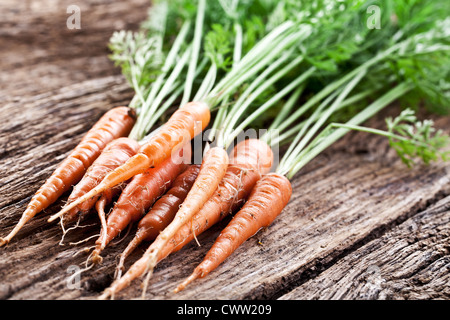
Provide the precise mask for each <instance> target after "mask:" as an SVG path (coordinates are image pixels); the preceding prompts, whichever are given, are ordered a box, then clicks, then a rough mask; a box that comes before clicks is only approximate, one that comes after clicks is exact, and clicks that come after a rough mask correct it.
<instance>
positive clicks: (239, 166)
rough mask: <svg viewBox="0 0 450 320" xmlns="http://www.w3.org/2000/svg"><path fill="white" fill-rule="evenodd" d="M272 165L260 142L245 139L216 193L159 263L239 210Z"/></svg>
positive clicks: (174, 240) (268, 147)
mask: <svg viewBox="0 0 450 320" xmlns="http://www.w3.org/2000/svg"><path fill="white" fill-rule="evenodd" d="M272 163H273V153H272V149H271V148H270V146H269V145H267V144H266V143H265V142H263V141H262V140H258V139H248V140H245V141H243V142H240V143H239V144H237V145H236V147H235V148H234V149H233V153H232V154H231V156H230V165H229V166H228V169H227V172H226V174H225V176H224V177H223V179H222V181H221V183H220V185H219V187H218V189H217V191H216V192H215V193H214V195H213V196H212V197H211V198H210V199H209V200H208V201H207V202H206V203H205V205H204V206H203V208H202V209H201V210H200V212H199V213H197V214H196V215H195V216H194V218H192V220H191V221H189V222H188V223H187V224H185V225H184V226H183V228H182V229H180V231H179V232H178V233H177V234H176V236H174V237H173V239H172V240H171V241H170V242H169V243H168V244H167V245H166V247H165V248H164V250H163V251H162V252H161V255H160V257H159V259H160V260H162V259H163V258H165V257H166V256H168V255H169V254H170V253H172V252H175V251H178V250H180V249H181V248H183V247H184V246H185V245H186V244H187V243H189V242H190V241H192V240H193V239H194V238H195V237H196V236H197V235H199V234H201V233H203V232H204V231H206V230H207V229H208V228H210V227H211V226H213V225H215V224H216V223H218V222H219V221H221V220H222V219H223V218H225V217H226V216H228V215H230V214H232V213H233V212H235V211H236V210H238V209H239V208H240V207H241V206H242V204H243V203H244V202H245V200H246V199H247V198H248V196H249V195H250V192H251V191H252V189H253V187H254V186H255V184H256V182H257V181H258V180H259V179H260V178H261V176H262V175H264V174H266V173H268V172H269V171H270V169H271V167H272Z"/></svg>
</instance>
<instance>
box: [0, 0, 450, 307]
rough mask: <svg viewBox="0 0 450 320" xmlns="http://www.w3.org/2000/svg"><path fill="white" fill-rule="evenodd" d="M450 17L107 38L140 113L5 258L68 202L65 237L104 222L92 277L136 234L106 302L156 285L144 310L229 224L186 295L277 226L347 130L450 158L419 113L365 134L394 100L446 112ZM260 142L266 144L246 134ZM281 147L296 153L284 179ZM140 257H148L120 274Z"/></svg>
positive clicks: (243, 14)
mask: <svg viewBox="0 0 450 320" xmlns="http://www.w3.org/2000/svg"><path fill="white" fill-rule="evenodd" d="M444 3H445V2H444V1H392V0H384V1H379V3H377V4H378V5H379V6H380V7H381V8H382V10H383V12H384V13H383V15H382V16H381V17H380V19H381V21H380V23H381V25H382V26H383V27H382V28H381V29H376V28H369V27H366V26H365V25H363V24H362V21H363V20H364V19H365V18H367V14H366V12H367V8H368V6H369V5H370V4H372V3H369V2H366V1H357V0H347V1H341V2H334V1H326V0H318V1H314V2H311V3H310V4H304V3H300V2H299V3H297V2H295V1H294V2H293V1H257V0H255V1H239V0H233V1H224V0H217V1H206V0H198V3H197V5H196V6H192V5H190V1H185V0H178V1H158V2H156V3H154V4H153V5H152V7H151V9H150V11H149V19H148V21H146V22H145V23H143V25H142V30H140V31H139V32H137V33H131V32H124V31H121V32H117V33H115V34H114V35H113V36H112V38H111V43H110V48H111V50H112V55H111V58H112V59H113V60H114V61H115V62H116V63H117V64H118V65H119V66H120V67H121V68H122V71H123V73H124V75H125V77H126V78H127V80H128V81H129V83H130V85H131V86H132V87H133V89H134V90H135V96H134V97H133V99H132V101H131V102H130V105H129V106H128V107H117V108H114V109H112V110H110V111H108V112H107V113H106V114H105V115H104V116H103V117H102V118H101V119H100V120H99V121H98V122H97V124H95V125H94V126H93V127H92V128H91V129H90V130H89V131H88V132H87V133H86V135H85V137H84V138H83V139H82V140H81V142H80V143H79V145H78V146H77V147H76V148H75V149H74V150H73V151H72V153H70V154H69V156H68V157H67V159H66V160H64V161H63V162H62V163H61V164H60V165H59V167H58V168H57V169H56V170H55V172H54V173H53V174H52V175H51V177H50V178H49V179H47V181H46V182H45V183H44V184H43V185H42V187H41V188H40V189H39V190H38V191H37V192H36V194H35V195H34V196H33V198H32V199H31V201H30V203H29V204H28V207H27V208H26V210H25V212H24V213H23V215H22V217H21V219H20V220H19V222H18V224H17V225H16V226H15V227H14V228H13V230H12V231H11V232H10V233H9V234H8V235H7V236H6V237H4V238H1V240H0V241H1V242H0V245H5V244H7V243H8V242H10V241H11V239H12V238H13V237H14V236H15V235H16V234H17V233H18V232H19V231H20V229H21V228H22V227H23V225H24V224H25V223H27V222H28V221H29V220H30V219H32V218H33V217H34V216H35V215H36V214H38V213H40V212H42V211H43V210H45V209H46V208H48V207H49V206H50V205H51V204H52V203H54V202H55V201H56V200H57V199H58V198H59V197H61V196H62V195H63V194H64V193H65V192H67V191H69V190H72V191H71V194H70V195H69V197H68V201H67V203H66V205H65V206H64V207H63V208H62V209H61V210H60V211H59V212H58V213H56V214H54V215H52V216H51V217H50V218H49V219H48V221H49V222H53V221H55V220H57V219H60V222H61V225H62V227H63V230H64V228H66V227H67V226H71V225H75V226H77V225H78V224H79V223H80V222H81V221H82V220H84V219H85V218H86V217H87V216H89V215H91V214H92V213H93V212H96V213H97V215H98V218H99V228H100V231H101V233H100V236H99V237H98V239H97V240H96V242H95V245H94V248H93V250H92V252H91V253H90V254H89V257H88V260H89V262H90V263H92V266H94V265H97V264H100V263H102V254H104V252H105V250H106V248H107V246H108V244H109V243H110V242H111V241H112V240H113V239H115V238H116V237H117V236H118V235H119V234H120V233H121V232H122V231H123V230H125V229H126V228H127V227H128V226H129V225H131V224H132V223H137V229H136V231H135V236H134V238H133V239H132V241H131V242H130V243H129V244H128V246H127V248H126V249H125V250H124V252H123V254H122V255H121V258H120V261H119V263H118V265H117V272H116V277H115V281H114V282H113V283H112V284H111V286H110V287H109V288H107V289H106V290H105V291H104V292H103V294H102V295H101V296H100V298H101V299H106V298H109V297H114V295H115V294H117V293H118V292H119V291H120V290H122V289H124V288H125V287H127V286H128V285H130V284H131V283H132V281H134V280H135V279H136V278H138V277H140V276H142V275H146V277H145V282H144V289H143V295H144V294H145V292H146V291H147V286H148V283H149V280H150V278H151V276H152V273H153V270H154V268H155V267H156V265H157V263H158V262H159V261H161V260H162V259H164V258H165V257H167V256H168V255H169V254H171V253H173V252H175V251H177V250H180V249H181V248H183V247H184V246H185V245H186V244H187V243H189V242H190V241H192V240H194V239H196V237H197V236H198V235H199V234H201V233H202V232H204V231H206V230H207V229H208V228H210V227H211V226H212V225H214V224H216V223H218V222H219V221H221V220H223V219H224V218H226V217H229V216H232V218H229V223H228V225H227V226H226V227H225V228H224V230H223V231H222V232H221V234H220V235H219V236H218V238H217V239H216V241H215V243H214V245H213V246H212V247H211V249H210V251H209V252H208V253H207V255H206V256H205V258H204V260H203V261H202V262H201V263H200V264H199V265H198V267H197V268H195V270H194V271H193V273H192V275H191V276H190V277H188V278H187V279H186V280H185V281H184V282H183V283H181V284H179V285H178V287H176V289H175V291H179V290H183V289H184V288H185V287H186V286H187V285H188V284H189V283H190V282H192V281H193V280H195V279H197V278H201V277H205V276H206V275H207V274H209V273H210V272H212V271H213V270H214V269H216V268H217V267H218V266H219V265H220V264H221V263H222V262H224V261H225V260H226V258H227V257H229V256H230V255H232V254H233V252H234V251H235V250H236V249H237V248H238V247H239V246H240V245H241V244H242V243H243V242H244V241H246V240H247V239H249V238H250V237H252V236H253V235H254V234H255V233H257V232H258V230H260V229H261V228H263V227H267V226H269V225H270V224H271V223H272V222H273V221H274V219H276V217H277V216H278V215H279V214H280V213H281V212H282V211H283V209H284V208H285V206H286V205H287V203H288V202H289V200H290V197H291V194H292V186H291V183H290V180H291V179H292V178H293V177H294V176H295V175H296V174H297V173H298V172H299V171H300V170H301V168H302V167H303V166H304V165H306V164H307V163H309V162H310V161H311V160H313V159H314V158H315V157H316V156H317V155H318V154H319V153H320V152H322V151H323V150H325V149H326V148H328V147H329V146H330V145H331V144H333V143H334V142H335V141H337V140H338V139H340V138H342V137H343V136H344V135H345V134H346V133H347V132H349V131H350V130H362V131H367V132H371V133H374V134H380V135H382V136H385V137H387V138H388V139H389V142H390V144H391V145H392V147H394V148H395V150H396V151H397V153H398V154H399V156H400V157H401V158H402V160H404V161H405V163H406V164H407V165H412V164H414V163H415V159H416V158H421V159H422V160H423V161H424V162H426V163H428V162H430V161H433V160H437V159H439V158H442V159H446V158H447V153H446V152H445V151H442V150H444V149H445V146H446V145H447V144H448V137H447V136H446V135H445V134H444V133H443V132H441V131H436V130H435V129H434V128H433V123H432V122H431V121H429V120H426V121H423V122H421V121H418V119H417V118H416V117H415V114H414V110H411V109H408V108H406V109H405V110H404V111H403V112H402V113H401V114H400V115H399V116H398V117H397V118H395V119H387V126H388V129H387V130H386V131H383V130H378V129H373V128H367V127H364V126H362V125H363V123H364V122H365V121H367V120H368V119H370V118H371V117H373V116H374V115H375V114H377V113H379V112H380V111H381V110H383V109H384V108H386V107H388V106H389V105H390V104H391V103H392V102H394V101H400V102H402V103H406V102H405V101H407V103H409V104H410V105H412V106H413V107H414V106H415V105H414V104H413V103H417V101H421V100H423V99H427V101H428V102H429V104H428V106H430V107H431V108H433V109H431V110H432V111H439V112H446V111H448V110H446V107H448V105H449V104H448V102H450V101H449V100H450V94H449V88H450V86H449V83H448V82H446V79H448V75H450V69H449V65H450V45H449V43H448V39H449V37H448V30H449V26H450V20H449V19H448V18H447V19H446V17H445V16H441V15H443V13H442V10H439V9H440V7H441V6H444ZM363 18H364V19H363ZM411 97H414V98H416V100H414V101H412V99H411ZM406 99H408V100H406ZM171 107H174V111H173V112H172V113H171V114H170V117H169V118H168V119H165V118H164V116H165V115H166V114H167V113H168V112H169V110H170V108H171ZM261 128H268V129H269V130H267V131H265V132H264V134H261V135H256V136H252V137H248V136H245V134H243V133H245V132H246V130H247V131H248V130H252V129H253V130H256V129H261ZM202 135H203V136H204V137H206V140H207V142H208V143H206V144H205V146H202V148H203V149H202V150H201V153H202V157H201V163H195V161H192V160H193V158H195V157H194V155H195V153H196V152H197V151H198V150H196V149H195V148H194V143H193V141H194V140H195V139H196V137H201V136H202ZM243 136H244V137H243ZM280 145H282V146H286V148H285V149H286V152H285V153H284V154H283V155H281V161H280V162H279V163H278V164H277V165H276V166H275V165H274V164H275V162H276V161H275V156H276V155H275V154H274V150H278V147H279V146H280ZM193 162H194V163H193ZM109 206H110V207H111V210H110V211H109V212H107V211H108V210H107V208H108V207H109ZM143 242H149V243H150V244H149V246H148V248H147V250H146V251H145V252H144V254H143V255H142V257H141V258H140V259H139V260H137V261H135V262H134V263H133V264H132V265H131V267H130V268H129V269H128V270H127V271H126V272H124V271H125V270H124V269H125V268H124V267H125V260H126V259H127V257H129V255H130V253H131V252H133V250H135V249H136V248H137V246H139V245H140V244H141V243H143Z"/></svg>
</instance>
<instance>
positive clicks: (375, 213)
mask: <svg viewBox="0 0 450 320" xmlns="http://www.w3.org/2000/svg"><path fill="white" fill-rule="evenodd" d="M70 4H72V2H71V1H52V0H41V1H32V0H30V1H23V2H17V1H13V0H6V1H2V2H1V3H0V39H1V43H2V50H1V51H0V67H1V70H2V71H3V72H2V73H1V75H0V80H1V81H0V82H1V86H0V97H1V100H2V105H1V106H0V118H1V119H2V124H1V129H0V232H1V235H4V234H6V233H7V232H9V231H10V230H11V229H12V228H13V226H14V224H15V223H16V222H17V220H18V219H19V217H20V215H21V213H22V212H23V210H24V208H25V207H26V204H27V203H28V201H29V200H30V198H31V196H32V194H33V193H34V192H35V191H36V190H37V188H38V187H39V186H40V184H42V183H43V181H44V180H45V178H46V177H47V176H48V175H49V174H50V173H51V172H52V170H53V169H54V168H55V167H56V165H57V164H58V163H59V162H60V161H61V160H62V159H63V158H64V156H65V155H67V153H68V152H69V151H70V150H71V149H72V148H73V147H74V146H75V145H76V144H77V143H78V141H79V140H80V139H81V137H82V135H83V134H84V133H85V132H86V131H87V130H88V128H89V127H90V126H91V125H92V124H93V123H94V122H95V121H96V120H97V119H98V118H99V117H100V116H101V114H102V113H104V112H105V111H106V110H108V109H109V108H111V107H113V106H117V105H121V104H126V103H127V102H128V101H129V100H130V98H131V97H132V94H133V93H132V91H131V90H130V89H129V87H128V85H127V83H126V82H125V80H124V79H123V78H122V77H121V76H120V72H119V70H117V69H116V68H115V67H114V66H113V64H112V63H111V62H110V61H109V60H108V58H107V54H108V50H107V47H106V45H107V42H108V39H109V37H110V35H111V34H112V32H113V31H114V30H118V29H136V28H137V26H138V23H139V21H141V20H142V19H144V18H145V15H146V10H147V8H148V6H149V3H148V1H146V0H131V1H122V2H121V1H116V2H111V3H110V2H109V1H106V0H90V1H88V0H83V1H77V5H79V6H80V8H81V10H82V12H81V17H82V20H81V30H68V29H67V28H66V19H67V17H68V14H67V13H66V8H67V6H68V5H70ZM374 123H378V122H374ZM437 124H438V126H440V127H442V128H448V125H449V124H450V121H449V119H448V118H439V119H437ZM449 168H450V167H449V165H448V164H444V163H437V164H433V165H431V166H422V165H419V166H417V167H415V168H413V169H408V168H406V167H405V166H404V165H403V164H402V163H401V162H400V161H399V160H398V159H397V158H396V157H395V154H394V153H393V152H392V150H390V149H389V148H388V145H387V142H386V141H385V140H384V139H382V138H379V137H373V136H369V135H366V134H362V133H352V134H349V135H348V136H346V137H345V138H344V139H343V140H341V141H340V142H339V143H337V144H336V145H335V146H333V148H332V149H330V150H327V151H326V152H325V153H323V154H322V155H320V156H319V157H318V158H317V159H316V160H315V161H314V162H312V163H311V164H310V165H308V166H307V167H305V168H304V170H302V172H300V173H299V174H298V175H297V176H296V177H295V178H294V179H293V186H294V194H293V196H292V199H291V201H290V203H289V204H288V206H287V208H286V209H285V210H284V212H283V213H282V214H281V215H280V216H279V218H278V219H277V220H276V221H275V222H274V224H273V225H271V226H270V227H269V228H267V229H265V230H262V231H261V232H259V233H258V234H257V235H256V236H255V237H253V238H251V239H250V240H249V241H247V242H246V243H245V244H244V245H243V246H242V247H241V248H239V249H238V250H237V252H236V253H235V254H234V255H233V256H232V257H230V258H229V259H228V260H227V261H226V262H225V263H224V264H223V265H221V266H220V267H219V268H218V269H217V270H216V271H214V272H213V273H211V274H210V275H209V276H208V277H207V278H205V279H201V280H198V281H197V282H195V283H193V284H192V285H191V286H190V287H188V288H187V289H186V290H185V291H183V292H181V293H179V294H177V295H174V294H172V293H170V291H171V289H173V288H174V287H175V286H176V285H177V284H178V283H179V282H180V281H181V280H182V279H184V277H186V276H187V275H188V274H190V272H191V271H192V269H193V268H194V267H195V265H196V264H197V263H198V262H199V261H200V260H201V259H202V257H203V255H204V254H205V253H206V251H207V250H208V248H209V247H210V245H211V244H212V242H213V241H214V239H215V237H216V236H217V234H218V233H219V231H220V229H221V228H222V227H223V226H224V225H225V223H226V221H223V222H222V223H221V224H219V225H217V226H214V227H212V228H211V229H210V230H209V231H208V232H206V233H205V234H203V235H201V236H199V238H198V240H199V242H200V244H201V246H198V245H197V244H195V243H192V244H190V245H188V246H186V247H185V248H184V249H183V250H181V251H180V252H177V253H175V254H173V255H172V256H170V257H168V258H167V259H165V260H163V261H162V262H161V263H160V264H159V265H158V267H157V268H156V270H155V273H154V276H153V279H152V281H151V283H150V287H149V290H148V293H147V298H149V299H284V300H286V299H290V300H292V299H448V298H449V297H450V289H449V285H448V283H449V271H450V255H449V251H450V245H449V243H450V241H449V240H450V187H449V186H450V184H449V179H450V171H449V170H448V169H449ZM64 200H65V198H64V197H63V198H62V199H61V200H60V201H59V202H58V203H56V204H55V205H53V206H52V207H51V208H50V209H49V210H47V212H46V213H45V214H41V215H38V216H37V217H35V219H33V220H32V222H30V223H29V224H27V225H26V227H24V229H23V230H22V231H21V232H20V233H19V234H18V235H17V237H16V238H14V239H13V241H12V242H11V243H10V244H9V245H8V246H7V247H5V248H1V249H0V299H13V300H16V299H95V297H96V296H98V295H99V293H100V292H101V291H102V290H103V289H104V288H105V287H107V286H108V285H109V284H110V283H111V280H112V276H113V274H114V267H115V263H116V261H117V255H118V254H119V253H120V252H121V251H122V250H123V249H124V247H125V246H126V243H127V240H130V238H131V236H132V231H133V229H132V230H131V233H130V234H128V235H123V236H122V237H121V239H122V241H120V242H118V243H116V244H115V245H114V246H111V247H110V248H109V249H108V250H106V251H105V254H106V253H107V256H106V257H105V260H104V262H103V264H102V266H100V267H97V268H94V269H90V270H87V271H85V272H84V273H82V274H81V277H80V280H81V286H80V287H79V288H76V287H75V288H73V287H71V286H68V282H67V280H68V277H69V276H70V275H71V273H70V270H71V269H70V268H71V267H72V266H78V267H81V268H83V267H84V263H85V259H86V255H85V254H84V253H80V250H81V249H83V248H84V247H86V246H90V245H92V244H93V242H94V241H95V239H91V240H89V241H88V242H85V243H81V244H71V243H75V242H77V241H79V240H82V239H84V238H87V237H89V236H94V235H96V234H98V231H99V229H98V222H97V221H96V219H95V218H94V217H93V218H92V219H91V220H89V221H86V222H85V227H84V228H80V229H77V230H76V232H69V233H68V234H67V235H66V236H65V238H64V241H63V243H61V240H62V233H61V229H60V228H59V226H58V224H51V225H49V224H47V222H46V219H47V218H48V216H49V214H51V213H54V212H56V211H57V210H58V209H59V208H60V206H61V205H62V204H63V201H64ZM144 249H145V246H143V247H142V248H141V249H139V250H138V251H137V252H136V253H135V254H134V255H133V256H132V257H130V259H129V263H128V265H129V264H130V263H131V262H132V261H133V260H135V259H137V257H138V256H139V254H141V253H142V252H143V250H144ZM140 294H141V288H140V280H137V281H136V282H135V283H133V285H132V286H131V287H130V288H128V289H126V290H124V291H123V292H122V293H120V294H119V295H118V296H117V297H116V299H133V298H137V297H139V296H140Z"/></svg>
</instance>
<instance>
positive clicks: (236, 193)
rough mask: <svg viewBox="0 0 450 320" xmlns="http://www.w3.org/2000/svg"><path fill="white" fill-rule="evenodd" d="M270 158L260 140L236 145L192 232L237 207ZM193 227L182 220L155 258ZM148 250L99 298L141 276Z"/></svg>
mask: <svg viewBox="0 0 450 320" xmlns="http://www.w3.org/2000/svg"><path fill="white" fill-rule="evenodd" d="M272 161H273V154H272V151H271V149H270V147H269V146H268V145H267V144H265V143H264V142H262V141H260V140H256V139H251V140H250V139H249V140H246V141H245V142H240V143H239V144H238V145H236V146H235V148H234V151H233V153H232V154H231V155H230V165H228V168H227V171H226V173H225V175H224V177H223V179H222V181H221V182H220V184H219V186H218V188H217V190H216V192H215V193H214V194H213V196H212V197H211V198H210V199H209V200H208V201H207V202H206V203H205V205H204V206H203V207H202V209H201V210H200V211H199V212H198V213H197V214H196V215H195V216H194V218H193V219H192V220H191V221H198V222H199V223H198V225H197V227H196V228H195V233H196V234H197V235H198V234H200V233H201V232H203V231H204V230H206V229H208V228H209V227H210V226H212V225H214V224H215V223H216V222H218V221H219V220H221V219H222V218H223V217H225V216H226V215H227V214H229V213H231V212H232V211H234V210H237V208H238V207H239V206H240V205H241V203H242V201H244V200H245V199H246V198H247V196H248V195H249V194H250V191H251V190H252V188H253V186H254V185H255V184H256V181H257V180H258V179H259V178H260V177H261V174H265V173H267V172H268V171H269V170H270V168H271V166H272ZM193 231H194V229H193V227H192V222H187V223H186V224H184V225H183V227H182V228H180V230H179V231H178V232H177V233H176V235H175V236H174V237H173V238H172V239H171V240H170V241H169V242H168V243H167V244H166V246H165V247H164V248H163V249H162V250H161V252H160V254H159V256H158V261H160V260H162V259H163V258H164V257H166V256H167V255H168V254H169V253H171V252H174V251H177V250H179V249H181V248H182V247H183V246H184V245H185V244H187V243H188V242H190V241H191V240H192V239H194V237H195V235H194V233H193ZM149 253H150V248H149V249H148V250H147V251H146V253H145V254H144V256H143V257H142V258H140V259H139V260H138V261H136V262H135V263H134V264H133V265H132V266H131V267H130V269H129V270H128V271H127V273H126V274H125V275H124V276H123V277H122V278H120V279H117V280H116V281H115V282H114V283H113V284H112V285H111V286H110V287H109V288H108V289H106V290H105V292H104V293H103V294H102V296H100V299H106V298H107V297H109V296H112V295H114V294H115V293H117V292H119V291H120V290H122V289H123V288H125V287H126V286H128V285H129V284H130V283H131V282H132V281H133V280H134V279H135V278H137V277H139V276H141V275H142V274H143V273H144V272H145V271H146V270H147V266H148V262H149Z"/></svg>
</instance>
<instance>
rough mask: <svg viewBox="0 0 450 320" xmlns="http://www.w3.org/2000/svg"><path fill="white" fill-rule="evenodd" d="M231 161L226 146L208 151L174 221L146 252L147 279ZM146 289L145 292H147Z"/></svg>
mask: <svg viewBox="0 0 450 320" xmlns="http://www.w3.org/2000/svg"><path fill="white" fill-rule="evenodd" d="M228 163H229V158H228V154H227V152H226V151H225V149H224V148H221V147H214V148H211V149H209V150H207V151H206V153H205V155H204V157H203V160H202V164H201V166H200V171H199V173H198V176H197V179H196V180H195V182H194V184H193V185H192V188H191V190H190V191H189V193H188V194H187V196H186V199H185V200H184V201H183V204H182V205H181V207H180V209H179V210H178V212H177V213H176V215H175V217H174V219H173V220H172V222H171V223H170V224H169V225H168V226H167V227H166V228H165V229H164V230H163V231H162V232H161V233H160V234H159V235H158V237H157V238H156V239H155V241H154V242H153V243H152V244H151V245H150V247H149V248H148V249H147V252H146V253H145V254H146V255H148V265H147V271H148V275H147V281H146V283H147V282H148V279H149V278H150V277H151V275H152V273H153V269H154V267H155V266H156V264H157V262H158V257H159V255H160V252H161V251H162V250H163V249H164V247H165V246H166V244H167V242H169V241H170V239H172V238H173V236H174V235H175V234H176V233H177V232H178V230H179V229H180V228H181V227H182V226H183V225H184V224H186V223H187V222H188V221H189V220H190V219H192V217H193V216H194V215H195V214H196V213H197V212H199V211H200V209H201V208H202V207H203V205H204V204H205V202H207V201H208V199H209V198H210V197H211V196H212V195H213V194H214V192H215V191H216V189H217V187H218V186H219V183H220V181H221V180H222V178H223V177H224V175H225V173H226V170H227V167H228ZM145 291H146V290H145V289H144V291H143V292H144V293H145Z"/></svg>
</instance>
